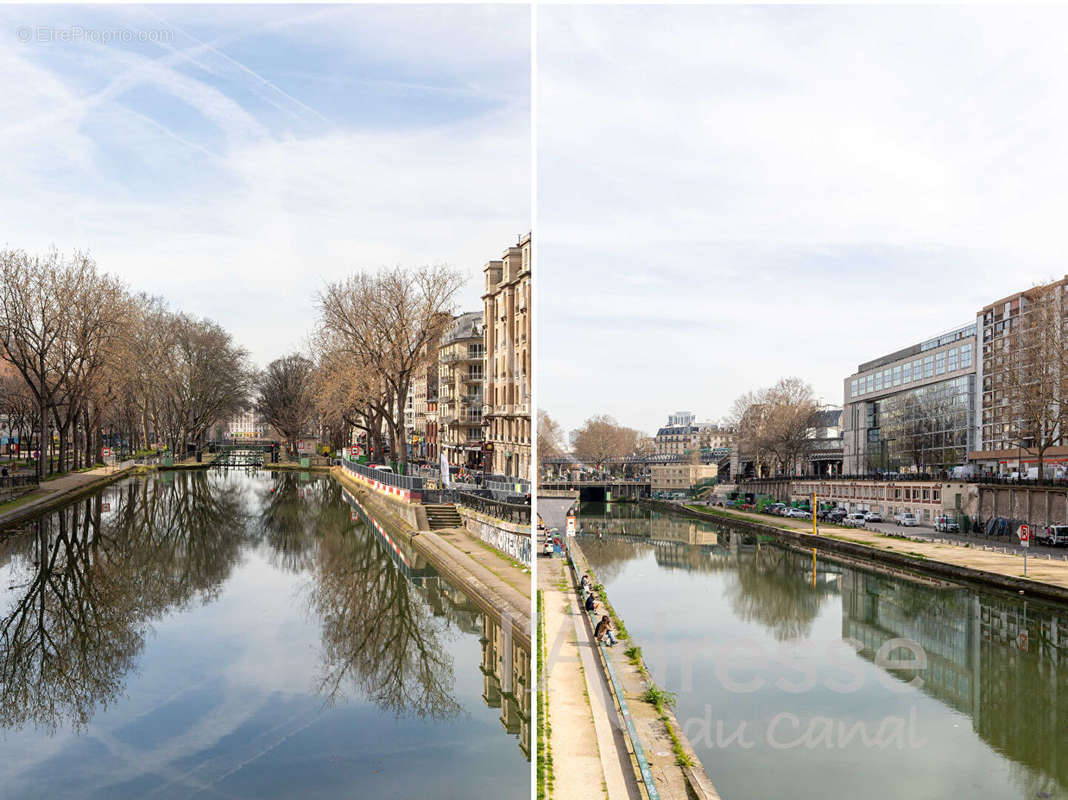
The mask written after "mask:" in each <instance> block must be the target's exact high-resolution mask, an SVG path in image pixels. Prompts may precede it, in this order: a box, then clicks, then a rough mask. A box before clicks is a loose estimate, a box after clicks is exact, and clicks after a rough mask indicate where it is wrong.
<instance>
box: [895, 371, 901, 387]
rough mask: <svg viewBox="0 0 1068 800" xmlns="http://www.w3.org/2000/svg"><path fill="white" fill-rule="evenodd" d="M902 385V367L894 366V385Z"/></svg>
mask: <svg viewBox="0 0 1068 800" xmlns="http://www.w3.org/2000/svg"><path fill="white" fill-rule="evenodd" d="M900 385H901V367H894V386H900Z"/></svg>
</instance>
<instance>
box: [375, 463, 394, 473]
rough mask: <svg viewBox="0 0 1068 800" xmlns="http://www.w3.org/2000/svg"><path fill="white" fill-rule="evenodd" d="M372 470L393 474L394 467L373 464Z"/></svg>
mask: <svg viewBox="0 0 1068 800" xmlns="http://www.w3.org/2000/svg"><path fill="white" fill-rule="evenodd" d="M371 469H377V470H378V471H379V472H393V467H390V466H388V465H386V464H372V465H371Z"/></svg>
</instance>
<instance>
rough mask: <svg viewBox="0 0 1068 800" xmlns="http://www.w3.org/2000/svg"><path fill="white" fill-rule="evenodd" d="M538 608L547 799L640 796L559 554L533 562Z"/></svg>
mask: <svg viewBox="0 0 1068 800" xmlns="http://www.w3.org/2000/svg"><path fill="white" fill-rule="evenodd" d="M538 587H539V588H540V589H541V590H542V593H543V594H542V597H543V599H544V603H545V608H544V609H543V610H542V612H543V614H544V620H545V642H546V647H547V648H548V653H547V654H546V662H545V671H546V675H545V676H544V677H545V680H547V681H548V698H549V721H550V724H551V726H552V735H551V737H550V745H551V747H552V756H553V774H554V780H553V785H554V789H553V795H552V796H553V797H554V798H561V799H565V800H571V799H572V798H574V800H586V799H587V798H590V797H591V796H593V794H594V793H596V792H598V788H597V787H600V792H602V793H603V796H605V797H607V798H610V800H617V798H632V799H633V800H637V799H638V798H640V797H641V794H640V793H639V791H638V785H637V782H636V780H635V777H634V770H633V768H632V767H631V763H630V754H629V753H628V751H627V745H626V741H625V739H624V734H623V726H622V722H621V720H620V718H619V711H618V710H617V709H616V705H615V700H613V698H612V694H611V691H610V690H609V687H608V682H607V680H606V678H605V676H604V671H603V669H602V667H601V664H600V662H599V660H598V656H597V653H596V651H595V650H594V645H593V641H592V637H591V635H590V632H589V628H588V627H587V626H586V623H585V621H584V619H583V616H582V612H581V611H580V609H581V601H580V600H579V596H578V592H577V587H575V586H574V583H573V581H572V580H571V578H570V571H569V570H567V569H565V568H564V562H563V561H562V560H560V559H548V558H542V559H540V560H539V561H538Z"/></svg>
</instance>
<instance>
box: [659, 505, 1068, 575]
mask: <svg viewBox="0 0 1068 800" xmlns="http://www.w3.org/2000/svg"><path fill="white" fill-rule="evenodd" d="M680 507H681V508H685V506H680ZM688 510H691V511H692V510H693V509H688ZM729 518H735V519H739V520H743V521H746V522H755V523H758V524H761V525H765V526H767V527H771V528H780V529H783V530H788V531H791V532H794V533H802V534H808V535H810V536H811V534H812V522H811V521H809V520H802V519H791V518H789V517H773V516H769V515H767V514H758V513H755V512H750V511H735V510H730V511H722V510H720V509H716V513H715V514H713V515H712V516H710V517H707V519H709V520H710V521H715V520H717V519H718V520H722V521H724V522H729ZM903 530H904V531H907V530H908V529H907V528H906V529H903ZM819 532H820V536H821V537H827V538H830V539H838V540H840V541H843V542H853V543H855V544H860V545H864V546H866V547H870V548H873V549H875V550H882V551H886V552H891V553H895V554H897V555H901V556H911V557H913V558H916V557H919V559H921V560H924V559H925V560H928V561H939V562H942V563H944V564H950V565H952V566H958V567H967V568H969V569H975V570H982V571H983V572H989V573H992V574H994V575H1003V576H1006V577H1010V578H1024V577H1025V576H1024V560H1023V557H1022V555H1020V554H1019V553H1022V550H1020V551H1017V552H1013V553H1005V552H998V551H997V550H995V549H994V548H998V547H1001V548H1004V545H999V544H998V543H997V542H991V543H990V544H985V543H984V542H982V541H981V540H972V541H971V542H969V543H968V544H969V546H967V547H965V546H964V544H963V543H953V544H949V543H942V542H929V541H919V540H916V539H899V538H897V537H895V536H892V535H890V534H887V533H879V532H877V531H869V530H865V529H862V528H844V527H838V526H835V525H828V524H825V523H820V526H819ZM903 535H907V534H904V533H903ZM984 548H987V549H984ZM1051 555H1052V554H1050V553H1047V552H1042V553H1038V552H1035V553H1029V554H1028V558H1027V575H1026V578H1027V580H1031V581H1037V582H1040V583H1046V584H1049V585H1051V586H1056V587H1058V588H1061V589H1066V590H1068V561H1064V560H1059V559H1058V560H1053V559H1051V558H1050V556H1051Z"/></svg>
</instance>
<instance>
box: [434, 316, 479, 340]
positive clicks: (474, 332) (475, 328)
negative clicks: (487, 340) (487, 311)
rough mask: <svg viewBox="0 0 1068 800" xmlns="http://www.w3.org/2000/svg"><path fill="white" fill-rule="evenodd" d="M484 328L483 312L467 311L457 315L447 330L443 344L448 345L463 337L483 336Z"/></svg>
mask: <svg viewBox="0 0 1068 800" xmlns="http://www.w3.org/2000/svg"><path fill="white" fill-rule="evenodd" d="M482 328H483V325H482V312H481V311H467V312H465V313H463V314H460V315H459V316H458V317H456V319H455V320H454V321H453V323H452V325H451V326H450V327H449V329H448V330H447V331H446V332H445V336H444V337H443V338H442V340H441V343H442V345H446V344H450V343H451V342H456V341H460V340H461V339H474V338H478V337H481V336H482Z"/></svg>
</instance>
